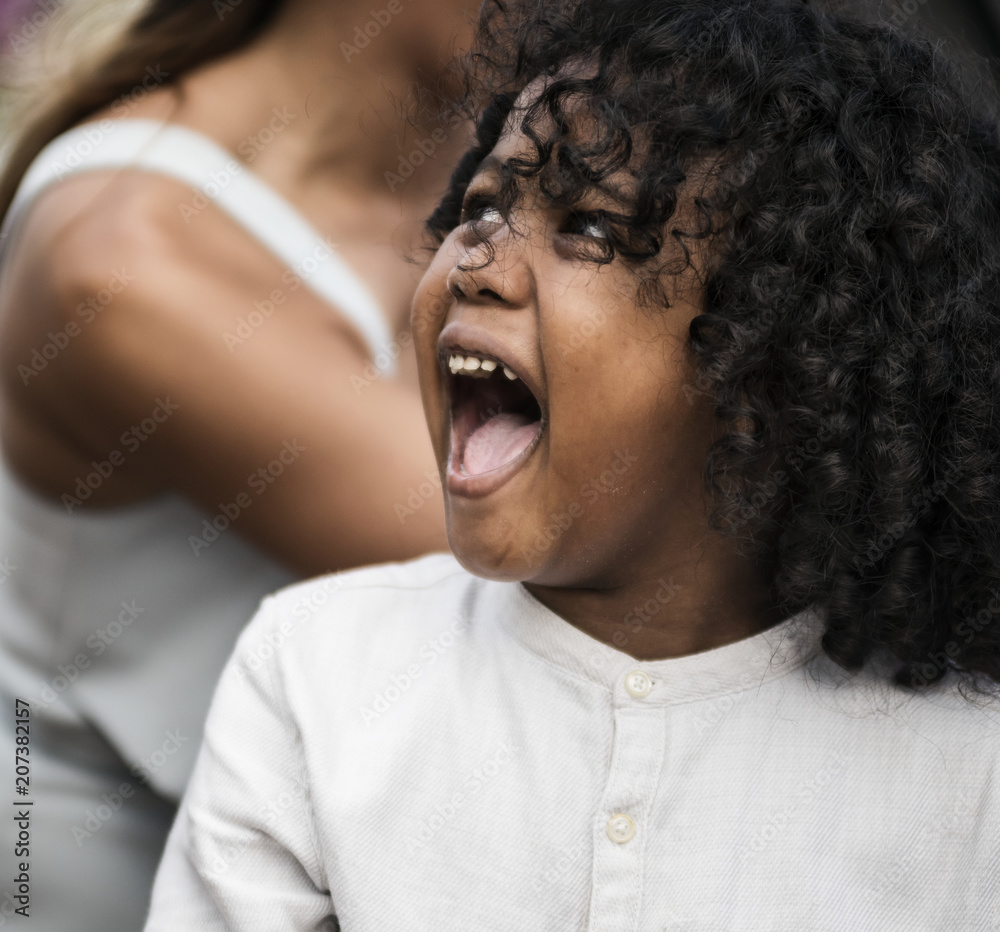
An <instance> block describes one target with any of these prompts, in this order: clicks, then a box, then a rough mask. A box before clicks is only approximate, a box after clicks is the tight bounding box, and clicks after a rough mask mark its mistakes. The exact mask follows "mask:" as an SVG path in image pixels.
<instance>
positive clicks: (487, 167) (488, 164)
mask: <svg viewBox="0 0 1000 932" xmlns="http://www.w3.org/2000/svg"><path fill="white" fill-rule="evenodd" d="M503 166H504V161H503V159H501V158H500V157H499V156H497V155H494V154H493V153H492V152H491V153H490V154H489V155H487V156H485V157H484V158H483V160H482V161H481V162H480V163H479V164H478V165H477V166H476V170H475V171H474V172H473V173H472V177H471V178H470V179H469V184H468V185H467V186H466V187H469V186H471V185H472V183H473V182H474V181H476V180H477V179H478V178H479V177H480V176H481V175H487V174H493V175H499V174H500V172H501V171H502V170H503Z"/></svg>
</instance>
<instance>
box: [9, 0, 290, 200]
mask: <svg viewBox="0 0 1000 932" xmlns="http://www.w3.org/2000/svg"><path fill="white" fill-rule="evenodd" d="M284 3H285V0H86V9H85V10H84V9H82V8H81V5H80V4H79V3H78V2H68V0H62V3H61V4H60V3H59V2H58V0H42V2H41V3H40V5H39V10H38V12H37V13H36V15H35V16H34V17H33V18H32V19H31V20H27V21H26V22H25V23H24V24H23V25H22V27H21V31H20V32H18V31H17V30H16V29H15V31H14V32H13V33H12V35H11V39H10V47H11V51H10V52H8V53H7V56H6V59H5V71H6V76H5V85H6V88H5V93H6V94H7V105H6V111H7V112H6V114H5V124H6V136H7V147H6V154H5V159H4V164H3V168H2V170H0V218H2V217H3V215H4V214H6V212H7V210H8V208H9V207H10V203H11V200H12V199H13V197H14V192H15V191H16V190H17V186H18V184H19V183H20V180H21V177H22V175H23V174H24V172H25V171H26V170H27V168H28V166H29V165H30V164H31V162H32V161H33V160H34V158H35V156H37V155H38V153H39V152H40V151H41V150H42V149H43V148H44V147H45V145H46V144H47V143H48V142H50V141H51V140H52V139H54V138H55V137H56V136H58V135H59V134H60V133H62V132H64V131H65V130H67V129H69V128H70V127H71V126H73V125H74V124H76V123H78V122H80V121H81V120H83V119H85V118H86V117H87V116H88V115H90V114H91V113H94V112H95V111H97V110H100V109H101V108H103V107H106V106H108V105H109V104H114V103H116V102H119V103H121V105H122V106H123V107H127V106H128V103H129V101H131V100H136V99H140V98H141V97H144V96H145V95H146V93H148V91H149V90H150V89H151V87H153V86H157V85H160V84H169V83H171V82H173V81H176V80H177V78H178V77H179V76H180V75H181V74H183V73H184V72H185V71H190V70H191V69H192V68H195V67H197V66H198V65H200V64H203V63H204V62H207V61H211V60H212V59H213V58H217V57H219V56H221V55H224V54H226V53H228V52H232V51H235V50H236V49H239V48H241V47H242V46H244V45H246V44H247V43H248V42H249V41H250V40H251V39H253V38H254V37H255V36H256V35H258V33H260V32H261V31H262V30H263V29H264V28H265V27H266V26H267V25H268V24H269V23H270V22H271V21H272V19H273V18H274V16H275V15H276V14H277V12H278V10H279V9H280V8H281V7H282V6H283V5H284ZM36 30H37V32H38V36H37V39H36V36H35V32H36ZM19 40H21V41H19ZM29 40H30V41H29ZM15 64H16V70H17V77H14V65H15Z"/></svg>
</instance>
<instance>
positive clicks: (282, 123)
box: [236, 106, 298, 165]
mask: <svg viewBox="0 0 1000 932" xmlns="http://www.w3.org/2000/svg"><path fill="white" fill-rule="evenodd" d="M297 116H298V114H297V113H292V112H291V111H290V110H289V109H288V107H284V106H283V107H281V108H280V109H279V108H278V107H272V108H271V119H270V120H268V122H267V123H266V124H265V125H264V126H262V127H261V128H260V129H259V130H257V132H256V133H251V135H249V136H247V138H246V139H244V140H243V141H242V142H241V143H240V144H239V145H238V146H237V147H236V154H237V155H241V156H243V160H244V161H245V162H246V163H247V164H248V165H249V164H252V163H253V162H254V161H255V160H256V159H257V157H258V156H259V155H260V154H261V152H263V151H264V150H265V149H266V148H267V147H268V146H269V145H271V143H272V142H274V140H275V139H277V138H278V136H280V135H281V134H282V133H283V132H284V131H285V130H286V129H287V128H288V124H289V123H291V122H292V120H294V119H295V118H296V117H297Z"/></svg>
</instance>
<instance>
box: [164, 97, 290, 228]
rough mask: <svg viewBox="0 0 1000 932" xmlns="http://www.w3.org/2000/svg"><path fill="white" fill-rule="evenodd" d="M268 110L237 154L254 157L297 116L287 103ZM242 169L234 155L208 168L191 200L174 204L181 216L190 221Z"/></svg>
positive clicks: (215, 197)
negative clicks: (266, 118) (266, 119)
mask: <svg viewBox="0 0 1000 932" xmlns="http://www.w3.org/2000/svg"><path fill="white" fill-rule="evenodd" d="M271 113H272V116H271V120H270V122H269V123H268V124H267V125H266V126H264V127H262V128H261V129H260V130H259V131H258V132H257V133H255V134H253V135H251V136H248V137H247V138H246V139H244V140H243V141H242V142H241V143H240V144H239V150H238V151H239V152H240V154H241V155H244V157H247V156H249V157H248V158H247V161H253V160H254V159H256V158H257V156H258V155H260V153H261V152H262V151H263V150H264V149H265V148H266V146H267V145H269V144H270V143H271V142H273V141H274V139H275V138H276V137H277V136H278V135H279V133H281V132H283V131H284V130H285V128H286V127H287V126H288V124H289V123H291V122H292V120H294V119H295V117H296V116H297V114H294V113H291V112H290V111H289V110H288V108H287V107H282V108H281V109H279V108H278V107H274V108H272V110H271ZM265 139H267V143H264V140H265ZM244 171H246V168H245V166H244V165H242V164H241V163H240V162H238V161H237V160H236V159H235V158H232V159H228V160H227V161H226V162H225V164H223V165H221V166H220V167H219V168H217V169H213V170H212V171H210V172H209V174H208V180H207V181H205V182H204V183H203V184H202V185H201V187H200V188H199V189H196V190H195V194H194V196H193V197H192V198H191V200H190V201H182V202H181V203H179V204H178V205H177V209H178V211H179V212H180V215H181V219H182V220H183V221H184V222H185V223H190V222H191V221H192V220H194V219H195V218H196V217H197V216H198V215H199V214H201V212H202V211H204V210H205V209H207V207H208V205H209V204H211V203H212V202H213V201H215V200H217V199H218V198H219V197H220V196H221V195H222V192H223V191H225V190H226V189H227V188H228V187H229V186H230V185H231V184H232V183H233V179H235V178H238V177H239V176H240V175H242V174H243V173H244Z"/></svg>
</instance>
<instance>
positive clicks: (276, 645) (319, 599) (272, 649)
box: [230, 574, 344, 682]
mask: <svg viewBox="0 0 1000 932" xmlns="http://www.w3.org/2000/svg"><path fill="white" fill-rule="evenodd" d="M343 585H344V582H343V577H342V576H340V575H333V574H329V575H327V576H326V577H325V578H324V580H323V583H322V585H320V586H311V587H310V588H309V591H308V593H307V594H306V595H304V596H302V597H301V598H300V599H298V600H297V601H296V602H295V604H294V605H293V606H292V609H291V616H292V617H291V618H286V619H285V620H284V621H282V622H281V624H279V625H278V626H277V627H276V628H275V629H274V630H273V631H265V632H264V633H263V634H262V635H261V636H260V638H259V639H258V640H257V643H256V645H255V646H254V647H252V648H245V649H244V650H242V651H241V652H240V653H239V655H238V658H237V660H236V662H234V664H233V666H232V667H231V668H230V669H231V670H232V675H233V676H234V677H235V678H236V680H237V681H239V682H243V681H244V680H245V679H246V677H247V674H246V671H247V670H249V671H251V672H257V671H258V670H262V669H263V668H264V667H265V665H266V664H268V663H269V662H270V661H271V660H273V659H274V658H275V657H276V656H277V654H278V651H279V650H280V649H281V648H282V647H283V646H284V645H285V644H286V643H287V642H288V641H289V640H291V639H292V638H293V637H294V636H295V634H296V631H297V630H298V629H297V627H296V625H297V624H299V625H301V624H303V623H304V622H306V621H308V620H309V619H310V618H312V617H313V615H315V614H316V612H318V611H319V610H320V609H321V608H323V607H324V606H325V605H326V604H327V602H329V601H330V596H331V595H333V593H335V592H338V591H339V590H340V589H341V588H343Z"/></svg>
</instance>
